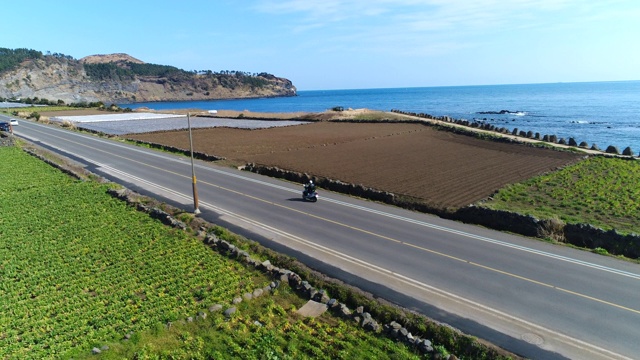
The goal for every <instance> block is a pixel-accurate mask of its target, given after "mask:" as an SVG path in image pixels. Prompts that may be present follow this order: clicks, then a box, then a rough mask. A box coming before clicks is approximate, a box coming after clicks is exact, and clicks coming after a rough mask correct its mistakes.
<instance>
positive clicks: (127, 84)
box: [0, 54, 297, 105]
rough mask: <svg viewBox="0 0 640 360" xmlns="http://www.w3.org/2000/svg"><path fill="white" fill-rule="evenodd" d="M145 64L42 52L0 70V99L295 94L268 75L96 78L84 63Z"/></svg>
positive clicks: (94, 99) (170, 98)
mask: <svg viewBox="0 0 640 360" xmlns="http://www.w3.org/2000/svg"><path fill="white" fill-rule="evenodd" d="M85 63H86V64H98V63H115V64H116V65H117V66H119V67H123V68H126V67H127V66H128V64H129V63H134V64H144V62H142V61H141V60H138V59H135V58H133V57H131V56H129V55H127V54H111V55H92V56H87V57H85V58H83V59H80V60H76V59H73V58H70V57H61V56H51V55H47V56H43V57H42V58H40V59H30V60H26V61H24V62H23V63H22V64H21V65H20V66H19V67H18V68H17V69H13V70H10V71H6V72H4V73H2V74H0V97H3V98H30V99H33V98H38V99H47V100H50V101H57V100H62V101H64V102H65V103H67V104H69V103H80V102H88V103H90V102H99V101H102V102H103V103H105V104H106V105H109V104H112V103H129V102H147V101H188V100H215V99H232V98H256V97H277V96H295V95H296V93H297V90H296V88H295V86H293V83H292V82H291V81H290V80H288V79H284V78H279V77H276V76H274V75H271V74H266V73H265V74H260V75H256V76H254V78H255V79H254V80H256V81H257V82H259V83H260V85H259V86H255V85H252V83H251V82H247V81H244V79H245V78H244V77H243V76H235V75H230V74H213V73H211V74H191V73H188V75H185V76H182V77H163V76H138V75H135V76H133V77H132V78H126V77H122V78H118V79H109V80H99V79H95V78H93V77H91V76H89V74H87V72H86V70H85V66H84V64H85Z"/></svg>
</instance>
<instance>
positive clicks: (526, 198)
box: [483, 156, 640, 234]
mask: <svg viewBox="0 0 640 360" xmlns="http://www.w3.org/2000/svg"><path fill="white" fill-rule="evenodd" d="M483 206H487V207H490V208H493V209H501V210H509V211H514V212H518V213H522V214H530V215H533V216H535V217H538V218H541V219H553V218H556V219H560V220H562V221H564V222H565V223H587V224H592V225H594V226H596V227H600V228H603V229H605V230H610V229H616V230H618V231H619V232H621V233H636V234H640V162H639V161H637V160H625V159H620V158H610V157H603V156H599V157H591V158H589V159H587V160H584V161H581V162H579V163H577V164H575V165H573V166H568V167H566V168H564V169H562V170H560V171H556V172H552V173H549V174H547V175H543V176H539V177H536V178H533V179H530V180H528V181H525V182H522V183H518V184H513V185H509V186H507V187H505V188H503V189H501V190H499V191H498V192H497V194H495V195H494V196H493V200H491V201H488V202H486V203H484V204H483Z"/></svg>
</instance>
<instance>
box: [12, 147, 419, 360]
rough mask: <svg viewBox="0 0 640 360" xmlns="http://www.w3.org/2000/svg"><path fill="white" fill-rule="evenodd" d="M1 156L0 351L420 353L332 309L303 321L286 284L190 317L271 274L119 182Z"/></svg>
mask: <svg viewBox="0 0 640 360" xmlns="http://www.w3.org/2000/svg"><path fill="white" fill-rule="evenodd" d="M0 157H1V158H2V159H3V164H2V171H1V172H0V213H1V214H2V216H1V217H0V277H1V279H2V281H1V282H0V358H2V359H29V358H32V359H46V358H70V357H73V358H82V357H83V356H86V357H90V358H94V357H95V356H93V355H90V350H91V349H92V348H93V347H98V348H100V347H102V346H103V345H105V344H109V346H110V348H112V349H113V351H111V350H109V351H105V352H103V354H102V355H101V356H103V357H104V358H123V357H125V358H139V359H144V358H158V357H162V358H194V359H196V358H247V359H254V358H255V359H258V358H271V359H275V358H282V359H286V358H291V359H294V358H321V359H322V358H325V359H330V358H331V359H333V358H372V357H375V358H381V359H385V358H386V359H392V358H401V359H412V358H416V359H417V358H420V355H418V354H417V353H414V352H413V351H412V350H411V349H410V348H408V347H407V346H405V345H403V344H400V343H396V342H394V341H392V340H390V339H388V338H386V337H384V336H382V335H379V334H374V333H369V332H366V331H365V330H363V329H361V328H359V327H358V326H357V325H356V324H355V323H353V322H351V321H347V320H342V319H340V318H337V317H334V316H332V315H331V314H329V313H325V314H324V315H322V316H321V317H319V318H317V319H305V318H300V317H298V316H297V315H296V314H295V310H296V309H297V308H299V307H300V306H301V305H302V304H303V303H304V300H302V299H301V298H299V297H298V296H297V295H295V294H294V293H292V290H291V289H290V288H288V286H281V287H279V288H278V289H277V290H276V291H275V293H274V295H272V296H264V297H262V298H258V299H254V300H252V301H250V302H242V303H240V304H239V305H238V312H237V313H236V314H235V315H234V316H232V318H231V319H229V320H227V319H226V318H225V317H224V316H223V315H222V314H219V313H211V314H209V316H208V317H207V318H206V319H205V320H197V321H195V322H193V323H189V322H184V323H183V320H184V319H186V318H187V317H189V316H193V317H195V315H196V314H198V313H199V312H200V311H205V310H204V309H207V308H208V307H209V306H211V305H213V304H221V305H223V306H225V307H228V306H230V302H231V301H232V299H233V298H234V297H237V296H241V295H242V294H244V293H246V292H251V291H253V289H255V288H262V287H264V286H266V285H267V284H269V282H270V281H271V279H269V278H267V277H266V276H264V275H263V274H262V273H261V272H259V271H257V270H253V269H252V268H247V267H245V266H243V265H241V264H240V263H239V262H237V261H234V260H230V259H228V258H227V257H224V256H222V255H220V254H218V253H216V252H213V251H211V250H210V249H209V248H208V247H207V246H206V245H204V244H203V243H202V242H201V241H200V240H199V239H197V238H195V237H194V236H192V235H191V233H190V232H185V231H180V230H176V229H172V228H168V227H166V226H164V225H162V224H161V223H160V222H158V221H155V220H153V219H151V218H150V217H149V216H148V215H147V214H145V213H141V212H138V211H136V210H135V209H134V208H132V207H129V206H127V205H126V204H125V203H124V202H122V201H120V200H117V199H114V198H112V197H111V196H110V195H108V194H107V193H106V190H107V189H108V188H109V186H113V185H108V184H99V183H96V182H92V181H81V180H76V179H73V178H71V177H69V176H67V175H65V174H63V173H62V172H61V171H59V170H57V169H55V168H53V167H51V166H49V165H47V164H46V163H44V162H42V161H40V160H38V159H37V158H35V157H32V156H30V155H28V154H26V153H24V152H23V151H22V150H20V149H19V148H17V147H5V148H0ZM182 218H183V220H185V221H187V220H190V219H189V218H188V217H187V216H186V215H185V216H182ZM214 231H216V232H217V233H218V234H219V235H221V236H225V235H228V234H225V231H224V230H223V229H220V228H216V229H214ZM256 321H258V322H259V323H260V325H258V324H257V323H256ZM167 322H173V323H174V324H175V325H174V326H172V327H165V324H166V323H167ZM129 333H133V336H132V337H131V339H130V340H129V341H123V340H122V339H123V337H124V336H125V334H129Z"/></svg>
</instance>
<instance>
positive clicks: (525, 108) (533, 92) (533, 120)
mask: <svg viewBox="0 0 640 360" xmlns="http://www.w3.org/2000/svg"><path fill="white" fill-rule="evenodd" d="M121 106H129V107H131V108H138V107H149V108H152V109H156V110H162V109H187V108H198V109H206V110H209V109H224V110H239V111H242V110H249V111H254V112H295V111H306V112H320V111H324V110H327V109H330V108H332V107H335V106H342V107H344V108H345V109H346V108H353V109H359V108H367V109H372V110H384V111H389V110H391V109H398V110H402V111H410V112H417V113H428V114H431V115H435V116H441V115H448V116H451V117H454V118H458V119H468V120H472V119H477V120H484V121H486V122H489V123H492V124H495V125H496V126H499V127H506V128H509V129H511V130H512V129H514V128H518V129H519V130H524V131H533V132H534V133H535V132H539V133H540V134H542V135H544V134H549V135H553V134H555V135H557V136H558V137H559V138H561V137H563V138H565V139H568V138H570V137H573V138H574V139H576V141H578V142H581V141H586V142H587V143H589V145H592V144H594V143H595V144H597V145H598V146H599V147H600V148H601V149H605V148H606V147H607V146H609V145H614V146H617V147H618V148H619V149H620V151H622V150H623V149H624V148H625V147H627V146H630V147H631V149H632V150H633V151H634V154H638V151H640V81H623V82H592V83H555V84H526V85H487V86H452V87H423V88H393V89H363V90H324V91H323V90H316V91H299V92H298V96H296V97H289V98H266V99H249V100H244V99H242V100H214V101H187V102H154V103H137V104H121ZM501 110H507V111H508V112H507V113H504V114H499V112H500V111H501ZM483 113H484V114H483Z"/></svg>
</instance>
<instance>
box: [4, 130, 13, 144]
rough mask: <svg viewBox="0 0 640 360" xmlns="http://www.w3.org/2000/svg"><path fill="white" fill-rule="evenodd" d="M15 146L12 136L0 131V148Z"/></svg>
mask: <svg viewBox="0 0 640 360" xmlns="http://www.w3.org/2000/svg"><path fill="white" fill-rule="evenodd" d="M13 145H15V138H14V137H13V135H11V134H8V133H6V132H4V131H0V146H13Z"/></svg>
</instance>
